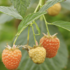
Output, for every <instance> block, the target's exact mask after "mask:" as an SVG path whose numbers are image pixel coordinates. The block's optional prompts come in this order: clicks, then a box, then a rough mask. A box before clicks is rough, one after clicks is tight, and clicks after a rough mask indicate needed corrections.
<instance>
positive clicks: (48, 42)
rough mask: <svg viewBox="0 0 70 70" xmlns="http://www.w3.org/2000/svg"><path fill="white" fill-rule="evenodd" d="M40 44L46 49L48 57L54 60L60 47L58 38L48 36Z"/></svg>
mask: <svg viewBox="0 0 70 70" xmlns="http://www.w3.org/2000/svg"><path fill="white" fill-rule="evenodd" d="M40 44H41V45H42V46H43V47H44V48H45V49H46V53H47V54H46V57H47V58H53V57H55V56H56V54H57V52H58V49H59V47H60V40H59V39H58V38H57V37H56V36H48V35H47V37H46V36H44V37H42V38H41V39H40Z"/></svg>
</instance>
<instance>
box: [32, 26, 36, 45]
mask: <svg viewBox="0 0 70 70" xmlns="http://www.w3.org/2000/svg"><path fill="white" fill-rule="evenodd" d="M32 31H33V36H34V41H35V44H36V38H35V32H34V28H33V26H32Z"/></svg>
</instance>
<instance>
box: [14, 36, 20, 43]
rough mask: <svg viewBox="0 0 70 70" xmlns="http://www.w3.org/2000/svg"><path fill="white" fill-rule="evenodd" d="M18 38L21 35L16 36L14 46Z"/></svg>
mask: <svg viewBox="0 0 70 70" xmlns="http://www.w3.org/2000/svg"><path fill="white" fill-rule="evenodd" d="M18 36H19V35H17V36H16V38H15V40H14V43H13V44H15V43H16V41H17V38H18Z"/></svg>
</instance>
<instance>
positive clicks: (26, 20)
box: [18, 12, 46, 32]
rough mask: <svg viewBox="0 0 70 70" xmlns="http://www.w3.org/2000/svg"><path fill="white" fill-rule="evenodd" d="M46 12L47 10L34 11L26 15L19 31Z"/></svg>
mask: <svg viewBox="0 0 70 70" xmlns="http://www.w3.org/2000/svg"><path fill="white" fill-rule="evenodd" d="M45 13H46V12H37V13H32V14H30V15H28V16H27V17H25V18H24V19H23V20H22V22H21V23H20V25H19V27H18V32H20V31H23V29H24V28H26V27H27V26H28V25H29V24H31V23H32V21H34V20H35V19H37V18H39V17H40V16H41V15H43V14H45Z"/></svg>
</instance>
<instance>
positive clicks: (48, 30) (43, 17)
mask: <svg viewBox="0 0 70 70" xmlns="http://www.w3.org/2000/svg"><path fill="white" fill-rule="evenodd" d="M43 18H44V21H45V25H46V29H47V32H48V36H50V33H49V29H48V23H47V21H46V18H45V16H44V15H43Z"/></svg>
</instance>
